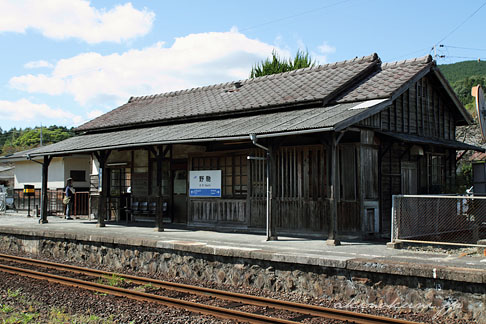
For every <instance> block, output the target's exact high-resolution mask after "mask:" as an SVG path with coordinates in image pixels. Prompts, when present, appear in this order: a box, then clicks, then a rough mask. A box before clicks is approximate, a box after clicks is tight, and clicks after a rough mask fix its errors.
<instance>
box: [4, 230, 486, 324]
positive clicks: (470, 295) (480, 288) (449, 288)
mask: <svg viewBox="0 0 486 324" xmlns="http://www.w3.org/2000/svg"><path fill="white" fill-rule="evenodd" d="M0 250H2V251H4V252H5V253H8V252H10V253H22V252H25V253H32V254H34V255H39V256H48V257H54V258H56V259H58V260H60V262H62V261H61V260H63V261H64V260H66V261H71V262H76V263H80V264H86V265H87V266H90V265H103V266H106V267H107V268H108V269H110V270H112V271H117V272H122V271H124V270H132V271H139V272H144V273H151V274H156V273H163V274H168V275H169V276H170V277H180V278H185V279H192V280H199V281H206V282H208V281H210V282H216V283H226V284H231V285H235V286H238V285H243V286H249V287H255V288H259V289H268V290H270V291H275V292H292V293H300V294H306V295H310V296H312V297H319V298H326V299H334V300H341V301H342V302H341V303H340V305H338V304H337V305H336V306H341V307H347V309H353V308H358V309H359V308H361V307H363V308H365V307H379V308H387V307H389V308H393V309H397V308H403V309H404V310H406V309H410V308H412V309H414V311H421V312H426V313H429V314H430V315H431V316H433V315H437V316H446V317H448V318H451V319H453V318H460V319H467V320H470V321H476V322H477V323H481V324H486V311H485V307H486V306H485V305H486V285H485V284H484V283H482V284H481V283H477V284H467V283H463V282H458V281H452V280H433V279H430V278H423V277H417V276H410V275H408V276H405V275H399V274H383V273H378V272H370V271H361V270H350V269H341V268H334V267H322V266H315V265H314V266H313V265H301V264H290V263H284V262H272V261H264V260H255V259H248V258H238V257H234V256H220V255H207V254H199V253H193V252H185V251H180V250H173V249H164V248H156V247H137V246H129V245H123V244H109V243H101V242H88V241H74V240H62V239H55V238H41V237H34V236H24V235H3V236H0ZM356 269H359V267H358V266H357V267H356Z"/></svg>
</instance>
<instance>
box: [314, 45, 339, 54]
mask: <svg viewBox="0 0 486 324" xmlns="http://www.w3.org/2000/svg"><path fill="white" fill-rule="evenodd" d="M317 48H318V49H319V51H320V52H321V53H322V54H331V53H335V52H336V48H335V47H334V46H331V45H329V44H328V43H327V42H324V43H323V44H322V45H320V46H317Z"/></svg>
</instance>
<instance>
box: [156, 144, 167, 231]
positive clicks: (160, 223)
mask: <svg viewBox="0 0 486 324" xmlns="http://www.w3.org/2000/svg"><path fill="white" fill-rule="evenodd" d="M165 153H166V151H164V150H163V147H162V145H159V146H157V149H156V159H157V194H156V195H155V197H156V201H157V208H156V212H155V213H156V215H155V231H156V232H163V231H164V215H163V211H164V209H163V207H162V203H163V202H162V159H163V158H164V155H165Z"/></svg>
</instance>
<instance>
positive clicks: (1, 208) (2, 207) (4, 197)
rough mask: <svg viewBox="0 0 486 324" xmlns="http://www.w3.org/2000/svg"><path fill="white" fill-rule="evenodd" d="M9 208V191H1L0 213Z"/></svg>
mask: <svg viewBox="0 0 486 324" xmlns="http://www.w3.org/2000/svg"><path fill="white" fill-rule="evenodd" d="M6 210H7V193H6V192H0V213H4V212H5V211H6Z"/></svg>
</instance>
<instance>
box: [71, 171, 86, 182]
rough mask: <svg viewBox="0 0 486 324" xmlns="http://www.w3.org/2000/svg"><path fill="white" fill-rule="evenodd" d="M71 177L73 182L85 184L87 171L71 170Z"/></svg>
mask: <svg viewBox="0 0 486 324" xmlns="http://www.w3.org/2000/svg"><path fill="white" fill-rule="evenodd" d="M69 177H70V178H72V179H73V181H79V182H85V181H86V171H84V170H71V171H69Z"/></svg>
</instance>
